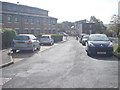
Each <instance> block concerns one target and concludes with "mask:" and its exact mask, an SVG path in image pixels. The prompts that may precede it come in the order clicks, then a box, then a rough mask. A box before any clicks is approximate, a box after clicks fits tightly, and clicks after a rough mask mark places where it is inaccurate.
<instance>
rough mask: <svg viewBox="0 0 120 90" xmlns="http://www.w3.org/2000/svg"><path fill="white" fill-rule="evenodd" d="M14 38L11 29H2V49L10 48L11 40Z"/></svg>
mask: <svg viewBox="0 0 120 90" xmlns="http://www.w3.org/2000/svg"><path fill="white" fill-rule="evenodd" d="M15 36H16V32H15V30H13V29H2V49H4V48H9V47H11V44H12V40H13V38H14V37H15Z"/></svg>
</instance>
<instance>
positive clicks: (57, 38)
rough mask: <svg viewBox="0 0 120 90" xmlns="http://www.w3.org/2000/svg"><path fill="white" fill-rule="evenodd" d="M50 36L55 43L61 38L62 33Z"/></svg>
mask: <svg viewBox="0 0 120 90" xmlns="http://www.w3.org/2000/svg"><path fill="white" fill-rule="evenodd" d="M51 37H52V38H53V39H54V42H55V43H56V42H60V41H62V40H63V35H61V34H52V35H51Z"/></svg>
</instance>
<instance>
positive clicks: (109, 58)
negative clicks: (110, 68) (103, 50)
mask: <svg viewBox="0 0 120 90" xmlns="http://www.w3.org/2000/svg"><path fill="white" fill-rule="evenodd" d="M92 58H94V59H96V60H104V61H119V60H118V58H117V57H115V56H105V55H97V56H92Z"/></svg>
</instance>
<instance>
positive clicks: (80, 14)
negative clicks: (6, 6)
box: [2, 0, 120, 24]
mask: <svg viewBox="0 0 120 90" xmlns="http://www.w3.org/2000/svg"><path fill="white" fill-rule="evenodd" d="M2 1H5V2H11V3H17V2H19V4H22V5H28V6H33V7H38V8H41V9H45V10H48V11H49V13H48V15H49V16H51V17H55V18H57V19H58V23H60V22H63V21H69V22H75V21H79V20H83V19H87V20H90V17H91V16H95V17H96V18H97V19H100V20H101V21H103V23H104V24H108V23H109V22H110V18H111V16H112V15H114V14H117V13H118V2H119V1H120V0H2Z"/></svg>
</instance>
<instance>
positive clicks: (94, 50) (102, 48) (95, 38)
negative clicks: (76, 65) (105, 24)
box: [86, 34, 113, 56]
mask: <svg viewBox="0 0 120 90" xmlns="http://www.w3.org/2000/svg"><path fill="white" fill-rule="evenodd" d="M86 51H87V54H88V55H97V54H98V55H101V54H103V55H109V56H112V55H113V45H112V42H111V41H110V40H109V39H108V37H107V36H106V35H105V34H91V35H90V36H89V38H88V40H87V42H86Z"/></svg>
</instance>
